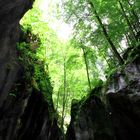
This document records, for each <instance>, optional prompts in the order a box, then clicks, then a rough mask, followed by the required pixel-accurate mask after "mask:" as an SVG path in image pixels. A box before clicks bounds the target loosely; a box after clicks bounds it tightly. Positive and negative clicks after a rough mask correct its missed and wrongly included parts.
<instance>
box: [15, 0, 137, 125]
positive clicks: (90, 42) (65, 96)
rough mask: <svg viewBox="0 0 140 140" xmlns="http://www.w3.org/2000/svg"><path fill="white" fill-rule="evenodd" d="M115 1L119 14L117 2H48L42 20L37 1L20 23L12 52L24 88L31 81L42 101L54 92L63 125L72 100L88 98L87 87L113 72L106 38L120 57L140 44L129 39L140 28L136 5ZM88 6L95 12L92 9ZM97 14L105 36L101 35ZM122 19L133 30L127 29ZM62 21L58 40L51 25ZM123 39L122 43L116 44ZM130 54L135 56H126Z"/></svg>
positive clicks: (99, 84) (113, 60)
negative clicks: (63, 33) (67, 33)
mask: <svg viewBox="0 0 140 140" xmlns="http://www.w3.org/2000/svg"><path fill="white" fill-rule="evenodd" d="M120 1H121V2H122V5H123V8H124V11H123V10H122V9H121V7H120V5H119V1H118V0H114V1H108V0H76V1H72V0H65V1H63V2H60V3H58V1H56V0H53V1H51V2H50V5H49V7H50V8H48V9H47V11H48V13H49V14H48V15H46V17H47V19H44V18H43V15H42V13H41V12H42V11H41V10H40V9H39V4H40V1H39V0H36V2H35V5H34V7H33V9H32V10H30V11H29V12H28V13H27V14H26V15H25V16H24V18H23V19H22V20H21V24H22V26H23V31H24V33H25V34H24V35H23V38H22V41H21V42H20V43H19V44H18V45H17V48H18V50H19V53H20V54H19V59H20V61H21V63H22V64H23V65H24V70H25V71H26V75H25V79H26V81H27V83H28V84H30V83H32V84H31V85H30V86H31V87H34V88H35V89H36V90H40V91H42V92H43V93H44V96H45V98H46V99H47V100H51V93H53V94H52V96H53V101H54V105H55V109H56V110H57V112H58V117H60V118H59V120H60V124H61V123H62V119H64V120H65V125H66V124H67V123H68V119H70V118H69V114H70V106H71V102H72V100H73V99H74V98H75V99H78V100H80V99H81V98H83V97H85V96H87V95H88V94H87V93H89V92H91V91H90V90H91V89H90V87H91V88H92V89H93V88H95V89H96V87H97V89H98V87H102V84H103V81H105V80H106V77H108V76H109V75H111V74H112V73H113V72H114V71H115V70H116V68H118V66H119V63H118V60H117V59H116V58H115V56H114V54H113V53H112V50H111V47H110V46H109V45H110V44H109V42H108V40H107V38H108V37H109V38H110V40H111V41H112V43H113V44H114V46H115V49H116V50H117V51H118V52H119V55H120V56H121V57H122V56H123V55H124V54H125V49H126V48H127V47H128V45H130V46H131V47H133V45H136V44H139V42H138V41H137V40H136V39H135V36H133V31H135V30H136V31H135V35H136V33H137V30H138V29H139V27H140V26H139V22H138V19H137V15H138V14H139V13H138V9H139V2H137V1H135V0H132V1H131V4H128V1H129V0H128V1H122V0H120ZM53 2H54V3H53ZM90 2H92V3H93V4H94V7H95V8H96V9H93V7H92V6H91V5H90ZM95 10H96V12H97V14H96V13H95ZM134 13H135V14H136V16H135V14H134ZM61 14H62V15H61ZM125 14H126V15H127V17H126V16H124V15H125ZM50 15H51V16H52V17H49V16H50ZM97 15H98V16H99V18H100V19H101V22H102V26H103V27H104V29H105V30H106V32H107V35H108V37H106V36H105V34H104V32H103V28H102V26H101V24H100V23H99V20H98V18H97ZM127 18H128V20H129V21H130V23H131V25H132V26H133V30H130V25H128V22H127ZM49 19H51V20H52V21H51V22H50V21H49ZM61 20H65V21H66V22H68V23H69V24H70V25H71V26H72V27H73V34H72V37H71V38H70V39H69V40H64V39H62V38H60V37H59V36H58V32H57V31H56V30H54V28H53V25H54V22H56V21H57V22H60V21H61ZM63 22H64V21H63ZM135 24H136V26H137V27H135V26H134V25H135ZM58 28H59V27H58ZM122 41H123V42H125V43H124V44H123V45H120V44H121V42H122ZM133 54H134V52H133V53H132V54H130V56H132V55H133ZM129 59H133V58H131V57H129ZM126 62H127V61H126ZM48 75H50V76H51V79H50V77H49V76H48ZM100 79H101V80H100ZM102 80H103V81H102ZM51 85H52V86H53V91H52V86H51ZM97 96H98V95H97ZM88 97H89V95H88ZM85 98H87V97H85ZM85 98H84V99H85ZM63 115H64V116H63Z"/></svg>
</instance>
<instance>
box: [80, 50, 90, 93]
mask: <svg viewBox="0 0 140 140" xmlns="http://www.w3.org/2000/svg"><path fill="white" fill-rule="evenodd" d="M82 50H83V56H84V60H85V65H86V72H87V78H88V85H89V89H90V91H91V82H90V77H89V69H88V62H87V57H86V52H85V49H84V48H83V47H82Z"/></svg>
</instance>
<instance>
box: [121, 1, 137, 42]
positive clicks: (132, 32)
mask: <svg viewBox="0 0 140 140" xmlns="http://www.w3.org/2000/svg"><path fill="white" fill-rule="evenodd" d="M118 2H119V5H120V8H121V10H122V13H123V16H124V17H125V19H126V22H127V24H128V27H129V29H130V32H131V34H132V36H133V38H134V39H135V40H136V41H137V39H136V36H135V33H134V30H133V27H132V26H131V23H130V21H129V19H128V16H127V15H126V13H125V10H124V8H123V5H122V3H121V1H120V0H118Z"/></svg>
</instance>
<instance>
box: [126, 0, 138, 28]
mask: <svg viewBox="0 0 140 140" xmlns="http://www.w3.org/2000/svg"><path fill="white" fill-rule="evenodd" d="M127 2H128V5H129V7H130V8H131V12H132V14H133V16H134V17H135V21H136V23H137V26H138V27H139V28H140V22H139V17H138V15H137V13H136V12H135V11H134V9H133V7H132V4H131V3H130V1H129V0H128V1H127Z"/></svg>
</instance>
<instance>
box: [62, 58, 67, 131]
mask: <svg viewBox="0 0 140 140" xmlns="http://www.w3.org/2000/svg"><path fill="white" fill-rule="evenodd" d="M66 79H67V77H66V59H65V58H64V81H63V82H64V83H63V84H64V93H63V108H62V120H61V129H62V132H64V118H65V104H66V101H65V100H66V86H67V84H66Z"/></svg>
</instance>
